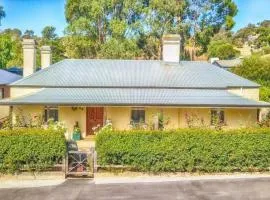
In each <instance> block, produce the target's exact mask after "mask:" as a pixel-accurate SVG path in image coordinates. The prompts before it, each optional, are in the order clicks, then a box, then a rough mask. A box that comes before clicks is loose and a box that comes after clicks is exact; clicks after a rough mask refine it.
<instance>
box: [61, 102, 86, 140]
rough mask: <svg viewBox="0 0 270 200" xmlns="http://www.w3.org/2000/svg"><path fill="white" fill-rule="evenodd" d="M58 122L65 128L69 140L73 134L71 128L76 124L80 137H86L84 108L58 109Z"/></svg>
mask: <svg viewBox="0 0 270 200" xmlns="http://www.w3.org/2000/svg"><path fill="white" fill-rule="evenodd" d="M58 116H59V121H60V122H63V123H64V124H65V127H66V128H67V134H68V136H67V137H68V138H69V139H70V138H71V136H72V133H73V127H74V125H75V123H76V122H78V123H79V127H80V129H81V132H82V137H85V136H86V108H85V107H76V108H75V107H74V108H72V107H59V108H58Z"/></svg>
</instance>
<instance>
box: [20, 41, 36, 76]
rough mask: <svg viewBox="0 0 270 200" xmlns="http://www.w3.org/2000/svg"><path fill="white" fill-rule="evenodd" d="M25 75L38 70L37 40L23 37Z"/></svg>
mask: <svg viewBox="0 0 270 200" xmlns="http://www.w3.org/2000/svg"><path fill="white" fill-rule="evenodd" d="M22 45H23V77H26V76H29V75H31V74H33V73H34V72H35V71H36V41H35V40H34V39H23V43H22Z"/></svg>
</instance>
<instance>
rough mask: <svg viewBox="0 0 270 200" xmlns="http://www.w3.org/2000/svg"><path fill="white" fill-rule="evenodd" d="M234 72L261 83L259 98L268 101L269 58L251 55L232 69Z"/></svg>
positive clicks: (269, 95) (269, 88)
mask: <svg viewBox="0 0 270 200" xmlns="http://www.w3.org/2000/svg"><path fill="white" fill-rule="evenodd" d="M233 72H234V73H236V74H238V75H240V76H243V77H245V78H247V79H250V80H253V81H256V82H258V83H259V84H261V85H262V86H263V87H262V88H261V90H260V99H261V100H263V101H268V102H270V101H269V100H270V58H269V57H260V56H257V55H253V56H251V57H248V58H246V59H244V60H243V63H242V64H241V65H240V66H238V67H236V68H235V69H234V70H233Z"/></svg>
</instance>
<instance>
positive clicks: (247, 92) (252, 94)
mask: <svg viewBox="0 0 270 200" xmlns="http://www.w3.org/2000/svg"><path fill="white" fill-rule="evenodd" d="M228 91H229V92H231V93H233V94H236V95H239V96H243V97H246V98H248V99H252V100H255V101H259V88H244V89H242V90H241V88H233V89H229V90H228Z"/></svg>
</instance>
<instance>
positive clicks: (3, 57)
mask: <svg viewBox="0 0 270 200" xmlns="http://www.w3.org/2000/svg"><path fill="white" fill-rule="evenodd" d="M13 45H14V42H13V41H12V38H11V36H10V35H8V34H1V35H0V69H5V68H6V67H7V64H8V62H9V61H10V60H12V58H13V57H14V55H13Z"/></svg>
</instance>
